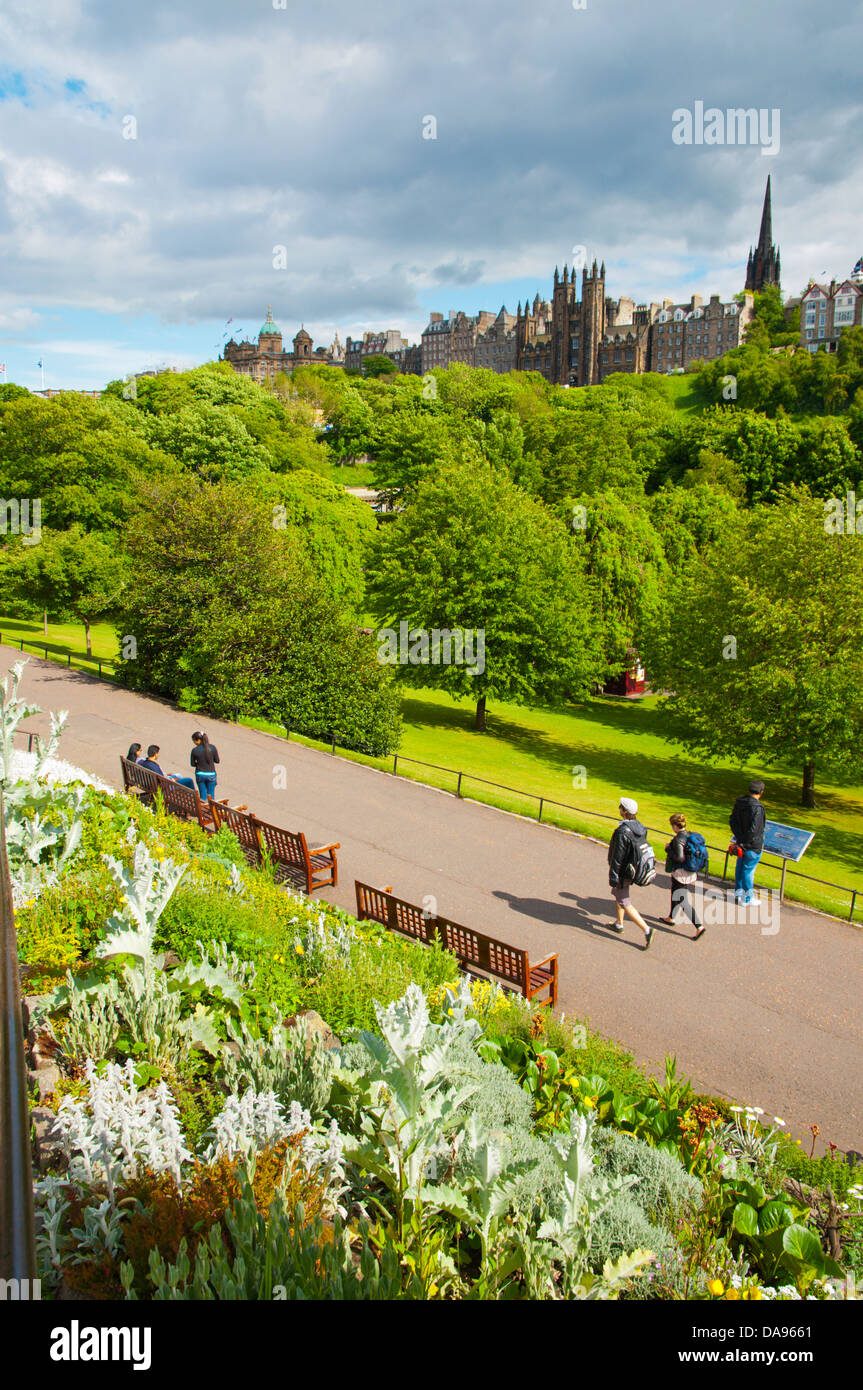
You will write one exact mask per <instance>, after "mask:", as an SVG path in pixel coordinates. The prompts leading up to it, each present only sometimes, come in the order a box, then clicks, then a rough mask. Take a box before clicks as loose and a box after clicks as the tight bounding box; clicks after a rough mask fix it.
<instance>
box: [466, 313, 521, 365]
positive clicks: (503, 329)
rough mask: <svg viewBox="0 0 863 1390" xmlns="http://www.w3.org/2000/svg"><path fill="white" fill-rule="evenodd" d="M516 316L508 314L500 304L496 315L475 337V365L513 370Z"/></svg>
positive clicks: (515, 350) (515, 348) (515, 345)
mask: <svg viewBox="0 0 863 1390" xmlns="http://www.w3.org/2000/svg"><path fill="white" fill-rule="evenodd" d="M515 325H516V316H515V314H508V313H507V311H506V305H505V304H502V305H501V307H500V309H499V311H498V314H497V317H496V318H495V319H494V321H493V322H492V323H490V324H489V325H488V327H487V328H486V329H485V331H484V332H478V333H477V337H476V348H475V359H476V366H477V367H484V368H485V369H486V371H490V372H514V371H515V364H516V353H517V344H516V334H515Z"/></svg>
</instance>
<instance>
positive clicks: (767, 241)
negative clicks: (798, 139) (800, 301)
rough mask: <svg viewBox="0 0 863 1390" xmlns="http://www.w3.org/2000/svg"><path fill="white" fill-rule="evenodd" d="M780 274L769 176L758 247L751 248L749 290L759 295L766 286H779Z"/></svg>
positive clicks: (747, 272) (747, 276)
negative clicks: (774, 238)
mask: <svg viewBox="0 0 863 1390" xmlns="http://www.w3.org/2000/svg"><path fill="white" fill-rule="evenodd" d="M779 272H780V262H779V248H778V247H776V246H774V245H773V196H772V187H771V178H770V175H769V174H768V175H767V188H766V189H765V192H764V207H763V209H762V212H761V230H760V231H759V233H758V245H757V246H756V247H755V250H754V251H753V250H752V249H751V248H750V251H749V261H748V264H747V266H746V288H747V290H751V291H753V293H755V294H759V293H760V292H761V291H762V290H763V289H764V287H765V286H766V285H778V284H779Z"/></svg>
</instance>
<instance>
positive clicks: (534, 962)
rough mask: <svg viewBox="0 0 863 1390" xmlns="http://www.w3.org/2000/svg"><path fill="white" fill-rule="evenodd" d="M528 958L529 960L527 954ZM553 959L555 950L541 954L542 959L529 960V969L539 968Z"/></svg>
mask: <svg viewBox="0 0 863 1390" xmlns="http://www.w3.org/2000/svg"><path fill="white" fill-rule="evenodd" d="M528 960H530V957H529V956H528ZM553 960H557V951H552V953H551V955H550V956H543V958H542V960H531V961H530V968H531V970H539V969H540V968H541V967H542V966H543V965H551V962H552V961H553Z"/></svg>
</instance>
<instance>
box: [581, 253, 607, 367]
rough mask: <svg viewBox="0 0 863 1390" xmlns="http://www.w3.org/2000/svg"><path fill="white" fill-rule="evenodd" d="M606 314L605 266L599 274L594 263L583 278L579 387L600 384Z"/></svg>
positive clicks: (585, 271)
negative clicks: (601, 350) (600, 359)
mask: <svg viewBox="0 0 863 1390" xmlns="http://www.w3.org/2000/svg"><path fill="white" fill-rule="evenodd" d="M605 314H606V310H605V262H604V261H603V264H602V270H601V271H600V270H599V269H598V267H597V264H596V261H595V260H594V262H593V266H592V268H591V272H590V274H589V275H588V273H587V269H585V270H584V272H583V274H582V278H581V355H580V362H579V372H578V385H579V386H594V385H595V384H596V383H597V382H598V381H599V349H600V345H601V343H602V335H603V333H604V332H605V323H606V317H605Z"/></svg>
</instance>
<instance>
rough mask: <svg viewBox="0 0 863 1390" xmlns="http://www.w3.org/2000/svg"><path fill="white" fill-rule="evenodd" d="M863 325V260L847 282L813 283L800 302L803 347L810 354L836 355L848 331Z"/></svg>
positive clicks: (862, 258) (861, 259) (856, 266)
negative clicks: (819, 352)
mask: <svg viewBox="0 0 863 1390" xmlns="http://www.w3.org/2000/svg"><path fill="white" fill-rule="evenodd" d="M861 324H863V257H861V258H860V260H859V261H858V262H857V264H856V265H855V267H854V269H853V270H852V272H851V274H850V276H849V277H848V279H847V280H843V281H842V282H841V283H838V282H837V281H836V280H831V281H830V284H829V285H819V284H817V283H816V281H814V280H810V281H809V286H808V288H807V289H806V290H805V291H804V294H803V297H802V299H801V302H800V345H801V347H804V348H805V349H806V351H807V352H818V351H819V349H821V348H823V349H824V351H825V352H835V351H836V349H837V347H838V346H839V338H840V336H841V334H842V332H843V331H844V329H846V328H858V327H860V325H861Z"/></svg>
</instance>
